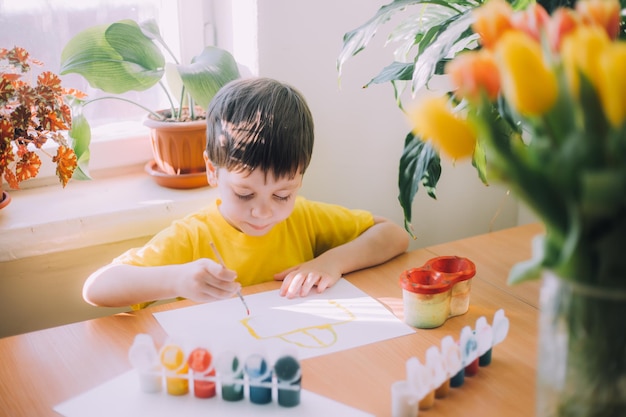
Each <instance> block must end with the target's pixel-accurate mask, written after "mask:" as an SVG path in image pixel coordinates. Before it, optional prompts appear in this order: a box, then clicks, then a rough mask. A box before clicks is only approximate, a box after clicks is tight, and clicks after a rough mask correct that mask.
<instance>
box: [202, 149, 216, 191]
mask: <svg viewBox="0 0 626 417" xmlns="http://www.w3.org/2000/svg"><path fill="white" fill-rule="evenodd" d="M202 156H203V157H204V163H205V164H206V177H207V180H208V181H209V185H210V186H211V187H215V186H216V185H217V167H216V166H215V165H214V164H213V162H211V161H210V160H209V155H207V153H206V151H204V152H203V153H202Z"/></svg>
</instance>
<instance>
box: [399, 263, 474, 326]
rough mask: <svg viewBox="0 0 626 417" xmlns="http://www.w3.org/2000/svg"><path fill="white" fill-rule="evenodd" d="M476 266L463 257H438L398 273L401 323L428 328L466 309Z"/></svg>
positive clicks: (463, 312)
mask: <svg viewBox="0 0 626 417" xmlns="http://www.w3.org/2000/svg"><path fill="white" fill-rule="evenodd" d="M475 274H476V266H475V265H474V263H473V262H472V261H470V260H469V259H467V258H462V257H459V256H439V257H436V258H433V259H431V260H429V261H428V262H426V263H425V264H424V265H423V266H421V267H419V268H412V269H409V270H406V271H404V272H402V274H400V286H401V287H402V299H403V302H404V321H405V322H406V323H407V324H409V325H410V326H413V327H417V328H420V329H430V328H433V327H439V326H441V325H442V324H443V323H444V322H445V321H446V320H447V319H448V318H450V317H454V316H458V315H461V314H465V313H466V312H467V310H468V308H469V297H470V290H471V281H472V280H471V279H472V277H473V276H474V275H475Z"/></svg>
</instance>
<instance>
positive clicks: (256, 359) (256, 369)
mask: <svg viewBox="0 0 626 417" xmlns="http://www.w3.org/2000/svg"><path fill="white" fill-rule="evenodd" d="M244 371H245V372H246V375H248V379H249V383H250V387H249V388H250V390H249V394H250V402H252V403H254V404H267V403H270V402H272V370H271V368H270V367H269V365H268V363H267V360H266V359H265V358H264V357H263V355H260V354H253V355H251V356H249V357H248V359H246V363H245V365H244Z"/></svg>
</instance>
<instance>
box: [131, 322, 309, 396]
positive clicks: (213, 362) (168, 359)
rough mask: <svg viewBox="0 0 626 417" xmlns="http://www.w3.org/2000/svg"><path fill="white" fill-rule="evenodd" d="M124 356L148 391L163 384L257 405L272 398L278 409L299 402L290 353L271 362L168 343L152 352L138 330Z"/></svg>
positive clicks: (296, 366)
mask: <svg viewBox="0 0 626 417" xmlns="http://www.w3.org/2000/svg"><path fill="white" fill-rule="evenodd" d="M128 357H129V360H130V363H131V364H132V366H133V368H134V369H135V370H136V371H137V375H138V378H139V385H140V388H141V390H142V391H144V392H147V393H159V392H162V391H163V387H164V386H165V391H166V393H167V394H168V395H172V396H184V395H189V394H193V396H194V397H196V398H204V399H209V398H221V400H223V401H243V400H248V401H250V402H251V403H253V404H259V405H261V404H269V403H271V402H272V401H274V399H275V400H276V401H277V403H278V405H280V406H282V407H294V406H297V405H298V404H300V393H301V385H302V371H301V366H300V362H299V360H298V359H297V357H296V355H294V354H292V353H285V354H282V355H279V356H278V357H277V359H276V360H275V361H272V360H270V358H269V357H267V356H265V355H263V354H261V353H251V354H248V355H246V356H240V355H238V354H237V353H236V352H234V351H229V350H225V351H221V352H220V353H219V354H216V355H214V354H213V352H211V350H209V349H208V348H205V347H202V346H197V347H194V348H193V349H185V348H183V347H182V346H181V345H180V344H177V343H174V342H172V341H167V342H166V343H165V344H164V345H163V346H162V347H161V349H159V350H157V348H156V346H155V344H154V341H153V339H152V337H151V336H150V335H148V334H143V333H142V334H138V335H136V336H135V340H134V342H133V344H132V346H131V347H130V349H129V352H128Z"/></svg>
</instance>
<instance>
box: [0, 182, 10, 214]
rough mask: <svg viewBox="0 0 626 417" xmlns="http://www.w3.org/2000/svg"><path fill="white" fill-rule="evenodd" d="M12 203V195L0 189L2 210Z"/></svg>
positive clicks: (0, 207) (0, 206)
mask: <svg viewBox="0 0 626 417" xmlns="http://www.w3.org/2000/svg"><path fill="white" fill-rule="evenodd" d="M10 202H11V195H10V194H9V193H7V192H6V191H4V190H3V189H2V187H0V209H3V208H5V207H6V206H8V205H9V203H10Z"/></svg>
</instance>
